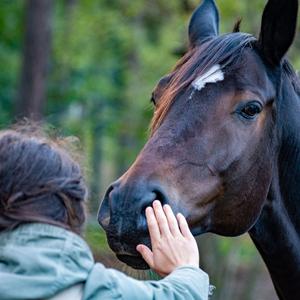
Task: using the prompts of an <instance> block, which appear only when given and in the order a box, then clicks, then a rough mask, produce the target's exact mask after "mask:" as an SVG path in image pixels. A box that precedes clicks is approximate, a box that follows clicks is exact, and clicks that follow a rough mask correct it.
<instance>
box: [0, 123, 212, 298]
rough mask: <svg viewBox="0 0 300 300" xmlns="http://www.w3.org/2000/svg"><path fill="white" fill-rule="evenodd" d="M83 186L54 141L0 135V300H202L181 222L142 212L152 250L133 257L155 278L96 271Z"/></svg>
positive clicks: (161, 211) (199, 274) (156, 208)
mask: <svg viewBox="0 0 300 300" xmlns="http://www.w3.org/2000/svg"><path fill="white" fill-rule="evenodd" d="M87 194H88V193H87V186H86V183H85V180H84V177H83V174H82V170H81V167H80V164H79V163H78V162H77V161H76V159H75V158H74V157H73V156H72V155H71V154H69V153H68V151H67V150H66V147H64V146H62V143H61V142H59V141H53V140H51V139H49V138H48V137H46V136H45V135H43V134H40V133H37V131H34V132H33V133H32V132H31V130H24V128H23V129H21V130H19V129H18V130H14V129H12V130H3V131H0V299H1V300H17V299H52V300H54V299H56V300H58V299H65V300H68V299H72V300H76V299H81V300H94V299H101V300H104V299H130V300H135V299H143V300H148V299H149V300H150V299H185V300H186V299H199V300H203V299H207V298H208V294H209V279H208V275H207V274H206V273H205V272H203V271H202V270H201V269H200V268H199V254H198V248H197V244H196V241H195V239H194V237H193V236H192V234H191V232H190V230H189V228H188V225H187V222H186V220H185V218H184V216H183V215H181V214H179V215H177V216H176V217H175V216H174V214H173V212H172V209H171V208H170V206H168V205H167V206H164V207H162V206H161V204H160V202H159V201H155V202H154V203H153V206H152V207H148V208H147V209H146V217H147V223H148V229H149V233H150V237H151V244H152V247H151V248H152V249H150V248H148V247H147V246H145V245H138V246H137V251H138V252H139V253H140V254H141V255H142V256H143V258H144V259H145V261H146V262H147V263H148V265H149V266H150V267H151V268H152V269H153V270H154V271H156V272H157V273H158V274H160V275H161V276H162V277H163V279H161V280H159V281H138V280H136V279H133V278H130V277H128V276H126V275H125V274H123V273H121V272H119V271H117V270H113V269H107V268H105V267H104V266H103V265H102V264H101V263H95V261H94V259H93V256H92V253H91V250H90V248H89V247H88V245H87V244H86V243H85V241H84V240H83V238H82V237H81V234H82V231H83V227H84V223H85V220H86V213H85V206H86V201H87Z"/></svg>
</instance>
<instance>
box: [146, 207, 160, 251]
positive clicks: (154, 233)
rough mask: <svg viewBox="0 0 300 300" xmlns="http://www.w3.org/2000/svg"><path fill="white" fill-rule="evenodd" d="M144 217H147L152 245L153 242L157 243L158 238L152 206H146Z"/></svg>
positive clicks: (158, 232)
mask: <svg viewBox="0 0 300 300" xmlns="http://www.w3.org/2000/svg"><path fill="white" fill-rule="evenodd" d="M146 219H147V225H148V230H149V235H150V239H151V244H152V247H153V244H155V243H157V242H158V240H159V239H160V231H159V227H158V224H157V221H156V218H155V215H154V212H153V209H152V207H147V208H146Z"/></svg>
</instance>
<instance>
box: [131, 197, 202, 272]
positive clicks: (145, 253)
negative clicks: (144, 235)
mask: <svg viewBox="0 0 300 300" xmlns="http://www.w3.org/2000/svg"><path fill="white" fill-rule="evenodd" d="M146 218H147V224H148V230H149V234H150V239H151V245H152V251H151V250H150V249H149V248H148V247H147V246H146V245H138V246H137V247H136V249H137V251H138V252H139V253H140V254H141V255H142V257H143V258H144V260H145V261H146V262H147V264H148V265H149V267H150V268H151V269H153V270H154V271H155V272H156V273H158V274H159V275H161V276H166V275H168V274H170V273H171V272H173V271H174V270H175V269H176V268H178V267H181V266H187V265H190V266H195V267H199V252H198V246H197V243H196V240H195V238H194V237H193V235H192V233H191V232H190V229H189V226H188V224H187V221H186V219H185V217H184V216H183V215H182V214H177V220H176V217H175V216H174V214H173V211H172V209H171V207H170V206H169V205H164V207H162V206H161V203H160V202H159V201H158V200H156V201H154V202H153V208H152V207H147V209H146Z"/></svg>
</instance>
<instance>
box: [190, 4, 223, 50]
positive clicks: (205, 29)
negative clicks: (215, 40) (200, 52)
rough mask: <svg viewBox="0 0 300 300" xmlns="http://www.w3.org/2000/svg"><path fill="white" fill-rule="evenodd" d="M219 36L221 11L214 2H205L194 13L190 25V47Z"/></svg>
mask: <svg viewBox="0 0 300 300" xmlns="http://www.w3.org/2000/svg"><path fill="white" fill-rule="evenodd" d="M218 34H219V11H218V8H217V6H216V3H215V1H214V0H203V3H202V4H201V5H200V6H199V7H198V8H197V9H196V10H195V11H194V13H193V15H192V18H191V21H190V25H189V39H190V46H192V47H194V46H196V45H199V44H201V43H202V42H203V41H205V40H206V39H208V38H211V37H214V36H217V35H218Z"/></svg>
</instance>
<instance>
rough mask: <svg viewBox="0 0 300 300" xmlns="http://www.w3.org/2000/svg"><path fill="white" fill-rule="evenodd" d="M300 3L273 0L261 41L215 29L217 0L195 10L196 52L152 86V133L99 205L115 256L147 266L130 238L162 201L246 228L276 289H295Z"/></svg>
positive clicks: (226, 230)
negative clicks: (294, 47)
mask: <svg viewBox="0 0 300 300" xmlns="http://www.w3.org/2000/svg"><path fill="white" fill-rule="evenodd" d="M297 10H298V1H297V0H270V1H269V2H268V4H267V6H266V8H265V11H264V14H263V18H262V27H261V33H260V36H259V38H258V39H256V38H255V37H253V36H251V35H248V34H244V33H240V32H238V28H237V26H236V28H235V32H234V33H230V34H225V35H221V36H220V35H219V34H218V23H219V14H218V11H217V8H216V5H215V2H214V1H213V0H204V2H203V3H202V5H201V6H200V7H199V8H198V9H197V10H196V11H195V13H194V14H193V17H192V19H191V22H190V26H189V38H190V48H189V51H188V52H187V53H186V55H185V56H184V57H183V58H182V59H181V60H180V61H179V63H178V64H177V65H176V67H175V69H174V70H173V71H172V72H171V73H170V74H168V75H167V76H165V77H164V78H163V79H161V80H160V82H159V83H158V85H157V87H156V89H155V91H154V93H153V97H152V101H153V103H154V105H155V113H154V117H153V122H152V134H151V137H150V139H149V140H148V142H147V143H146V145H145V147H144V149H143V150H142V151H141V153H140V154H139V156H138V157H137V159H136V161H135V162H134V164H133V165H132V166H131V168H130V169H129V170H128V171H127V172H126V173H125V174H124V175H123V176H122V177H121V178H120V179H119V180H117V181H116V182H114V183H113V184H112V185H111V186H110V187H109V189H108V191H107V193H106V195H105V198H104V200H103V202H102V205H101V208H100V211H99V222H100V224H101V225H102V226H103V228H104V229H105V231H106V233H107V237H108V242H109V244H110V246H111V248H112V249H113V250H114V251H115V253H116V254H117V256H118V258H119V259H120V260H122V261H124V262H126V263H128V264H129V265H131V266H133V267H136V268H146V267H147V266H146V264H145V262H144V261H143V260H142V259H141V257H140V256H139V255H138V253H137V252H136V250H135V247H136V245H137V244H139V243H145V244H148V245H149V237H148V232H147V226H146V221H145V215H144V210H145V207H147V206H149V205H150V204H151V202H152V201H153V200H154V199H159V200H160V201H161V202H162V203H169V204H170V205H171V206H172V207H173V209H174V210H175V211H176V212H178V211H181V212H183V213H184V214H185V216H186V217H187V218H188V221H189V224H190V226H191V228H192V231H193V233H194V234H195V235H198V234H202V233H205V232H213V233H217V234H220V235H225V236H236V235H240V234H242V233H244V232H247V231H248V232H249V234H250V236H251V238H252V240H253V241H254V243H255V245H256V247H257V248H258V250H259V251H260V253H261V255H262V257H263V259H264V261H265V263H266V265H267V267H268V269H269V271H270V274H271V277H272V280H273V282H274V285H275V288H276V290H277V293H278V295H279V297H280V299H285V300H291V299H295V300H296V299H297V300H299V299H300V285H298V284H299V282H300V240H299V233H300V202H299V201H300V185H299V184H300V99H299V96H300V84H299V81H298V78H297V76H296V74H295V72H294V71H293V69H292V67H291V66H290V64H289V63H288V61H287V60H286V59H285V58H284V55H285V54H286V52H287V50H288V49H289V47H290V46H291V44H292V42H293V39H294V35H295V29H296V23H297Z"/></svg>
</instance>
